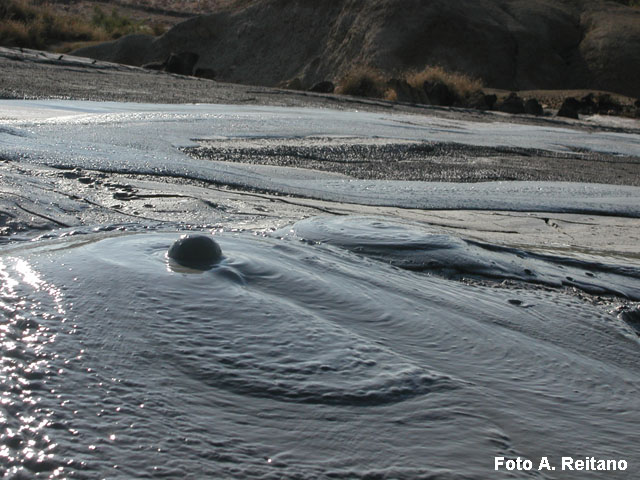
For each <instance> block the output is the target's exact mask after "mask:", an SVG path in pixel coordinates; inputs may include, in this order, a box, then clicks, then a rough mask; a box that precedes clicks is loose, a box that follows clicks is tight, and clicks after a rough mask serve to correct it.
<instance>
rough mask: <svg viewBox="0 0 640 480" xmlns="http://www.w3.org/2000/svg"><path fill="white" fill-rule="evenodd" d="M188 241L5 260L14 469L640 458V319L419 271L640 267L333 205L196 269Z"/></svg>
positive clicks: (468, 471)
mask: <svg viewBox="0 0 640 480" xmlns="http://www.w3.org/2000/svg"><path fill="white" fill-rule="evenodd" d="M178 237H179V235H178V234H176V233H147V234H119V235H113V234H111V235H107V234H100V235H96V234H94V235H86V236H78V237H72V238H67V239H62V240H58V241H51V242H45V243H43V244H40V245H34V246H26V247H22V248H17V249H13V250H12V251H11V252H9V253H8V254H5V255H3V256H2V257H0V273H1V275H2V277H3V282H2V285H3V287H2V290H3V291H2V315H3V317H4V321H3V323H4V325H5V330H4V331H3V351H4V356H3V357H2V363H3V368H4V370H3V371H5V372H7V371H10V372H11V373H10V374H5V376H4V387H3V388H4V391H5V397H4V398H5V403H4V404H3V409H4V411H5V414H4V415H5V416H4V419H3V421H4V423H5V426H6V427H5V432H9V431H10V432H12V433H11V435H9V434H6V433H5V434H4V435H3V436H2V448H3V451H4V452H5V453H8V454H7V455H5V457H4V458H5V461H8V465H10V466H11V467H15V468H20V467H22V468H23V469H25V470H24V471H27V472H37V471H42V472H43V474H45V475H49V474H51V473H52V472H54V471H55V469H58V468H60V469H62V470H61V471H63V472H64V475H66V476H68V477H70V478H96V477H97V476H99V475H100V476H106V477H107V478H133V477H135V478H161V477H166V476H169V477H172V478H178V477H180V478H202V477H203V476H215V477H218V478H220V477H234V478H247V479H249V478H326V477H329V478H371V476H372V475H373V476H378V477H381V478H429V476H430V475H437V474H442V475H445V474H446V475H448V476H445V477H443V478H483V476H484V475H485V474H486V472H487V471H488V470H490V466H491V465H492V463H491V462H492V461H493V457H494V456H517V455H521V456H526V457H529V458H531V457H536V456H539V455H544V454H549V455H551V454H553V452H562V454H563V455H576V456H577V455H583V452H589V454H590V455H595V456H604V457H611V456H615V455H619V454H620V452H625V455H626V457H625V458H628V461H631V462H633V461H638V458H637V456H635V453H634V452H633V451H632V450H630V449H629V448H628V447H629V445H633V444H635V443H636V442H637V441H638V429H637V426H638V425H637V422H636V420H637V415H636V413H635V412H637V410H638V408H640V399H639V397H638V395H637V391H638V388H639V387H640V375H639V373H638V368H637V354H638V337H637V334H636V332H635V331H634V330H633V328H632V326H630V325H629V324H628V323H626V322H625V321H624V320H623V319H621V318H618V317H617V316H616V315H614V314H611V313H608V312H607V311H606V309H603V308H598V307H595V306H591V305H588V304H586V303H585V302H583V301H581V300H579V299H577V298H575V297H572V296H568V295H566V294H563V293H561V292H559V291H555V290H545V289H540V290H535V289H527V288H514V289H506V290H503V289H495V288H488V287H482V286H477V285H465V284H464V283H460V282H458V281H456V280H450V279H448V278H446V277H447V275H446V272H444V273H443V272H442V271H440V272H439V273H438V274H437V275H436V274H433V273H432V272H429V269H428V268H427V267H425V266H423V268H421V269H419V270H421V271H413V270H416V269H415V261H416V257H417V256H418V255H420V256H422V257H423V259H432V260H433V261H434V262H445V263H446V264H447V265H449V266H450V267H451V269H453V270H456V271H457V272H458V273H461V272H465V271H466V272H467V273H468V274H469V275H471V276H474V275H475V276H483V275H487V274H488V273H490V272H491V271H492V269H493V271H494V272H495V274H496V275H505V276H510V277H517V276H520V275H522V272H521V271H520V270H519V268H520V267H518V266H517V263H516V262H513V263H509V262H508V257H509V256H510V255H516V256H517V255H519V256H522V257H525V258H524V261H525V262H529V263H527V265H528V266H532V265H535V268H536V270H535V275H536V276H537V277H538V278H539V279H544V278H547V279H549V281H554V279H555V276H556V275H557V272H558V271H559V270H563V269H568V270H567V272H570V273H571V275H573V276H575V277H577V276H578V275H579V273H580V272H582V273H583V274H585V275H587V274H591V275H592V276H588V278H590V279H591V282H592V283H591V287H592V288H596V287H597V286H598V285H600V286H602V287H603V288H604V287H607V286H609V285H611V281H612V279H613V278H618V279H619V276H620V275H626V276H625V282H622V283H624V284H625V286H626V288H628V289H629V290H628V292H631V293H633V292H637V291H638V289H639V288H640V272H639V271H638V270H637V269H632V268H627V269H621V270H616V269H615V268H614V267H613V266H608V267H607V266H605V265H601V266H600V268H598V267H597V266H596V265H594V264H593V263H584V264H583V265H581V264H580V262H577V261H574V262H573V264H572V265H571V266H570V267H569V266H567V265H564V264H562V263H559V264H558V263H554V262H553V261H552V260H550V259H547V260H544V259H539V258H534V257H530V256H527V255H526V252H520V251H509V252H504V251H498V252H495V251H492V250H491V249H487V248H484V247H475V246H472V247H471V248H473V249H475V248H478V250H465V249H464V248H462V247H461V245H460V241H459V240H457V239H455V238H451V237H450V238H447V237H445V236H442V235H433V236H432V235H431V234H430V232H429V231H425V230H420V229H419V228H417V227H409V226H407V225H399V224H395V223H393V222H386V221H384V220H381V219H375V218H350V219H349V218H348V219H340V220H339V221H338V220H335V219H330V218H324V219H318V220H309V221H303V222H301V223H300V224H297V225H294V226H293V228H291V229H289V230H287V231H281V232H276V233H275V234H274V235H272V236H270V237H263V236H256V235H253V234H236V235H232V234H223V235H217V236H216V240H217V241H218V243H219V244H220V246H221V248H222V250H223V251H224V252H225V258H224V260H223V261H222V262H221V263H220V264H219V265H217V266H215V267H214V268H212V269H211V270H208V271H200V272H194V271H190V272H180V271H175V270H174V269H172V268H171V267H170V265H169V260H168V259H167V258H166V251H167V249H168V248H169V246H170V245H171V244H172V243H173V242H174V241H175V240H176V239H177V238H178ZM419 242H421V243H419ZM355 245H360V246H363V248H354V246H355ZM433 245H437V246H438V248H433ZM461 248H462V250H461ZM469 252H472V255H473V259H474V260H473V262H470V261H469V259H468V257H466V255H468V254H469ZM496 263H498V264H499V265H496ZM407 267H410V270H407ZM532 268H534V267H532ZM96 271H99V272H100V275H96V274H95V272H96ZM576 282H577V283H579V280H576ZM620 288H622V287H620ZM633 294H634V295H635V294H637V293H633ZM29 442H32V444H31V445H30V443H29ZM29 445H30V446H29ZM505 478H507V477H506V476H505ZM513 478H516V477H513ZM533 478H559V477H557V476H554V475H545V474H539V475H537V476H534V477H533ZM563 478H564V477H563ZM569 478H571V477H569ZM575 478H577V477H575ZM614 478H632V477H628V476H626V477H625V476H617V477H614Z"/></svg>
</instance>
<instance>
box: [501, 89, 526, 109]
mask: <svg viewBox="0 0 640 480" xmlns="http://www.w3.org/2000/svg"><path fill="white" fill-rule="evenodd" d="M496 110H498V111H499V112H505V113H513V114H517V113H524V112H525V109H524V102H523V101H522V98H520V97H519V96H518V94H517V93H515V92H511V93H510V94H509V96H508V97H506V98H505V99H504V100H502V101H501V102H499V103H498V104H497V105H496Z"/></svg>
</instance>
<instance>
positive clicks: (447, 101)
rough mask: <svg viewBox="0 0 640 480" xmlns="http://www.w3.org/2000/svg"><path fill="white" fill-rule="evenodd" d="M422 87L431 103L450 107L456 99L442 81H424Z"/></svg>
mask: <svg viewBox="0 0 640 480" xmlns="http://www.w3.org/2000/svg"><path fill="white" fill-rule="evenodd" d="M422 88H423V89H424V92H425V93H426V94H427V98H428V99H429V102H430V103H431V104H432V105H440V106H443V107H450V106H451V105H453V104H454V102H455V101H456V96H455V94H454V93H453V92H452V91H451V89H450V88H449V87H448V86H447V85H445V84H444V83H442V82H435V83H431V82H424V83H423V84H422Z"/></svg>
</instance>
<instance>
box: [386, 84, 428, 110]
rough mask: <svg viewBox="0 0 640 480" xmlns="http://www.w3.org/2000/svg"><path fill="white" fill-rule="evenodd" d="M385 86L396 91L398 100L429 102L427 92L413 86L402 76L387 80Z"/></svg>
mask: <svg viewBox="0 0 640 480" xmlns="http://www.w3.org/2000/svg"><path fill="white" fill-rule="evenodd" d="M387 86H388V87H389V88H391V89H392V90H393V91H395V92H396V94H397V96H398V98H397V100H398V101H399V102H407V103H422V104H426V103H429V98H428V97H427V94H426V93H425V92H424V90H422V89H421V88H415V87H414V86H412V85H411V84H409V82H407V81H406V80H404V79H402V78H392V79H390V80H389V81H388V82H387Z"/></svg>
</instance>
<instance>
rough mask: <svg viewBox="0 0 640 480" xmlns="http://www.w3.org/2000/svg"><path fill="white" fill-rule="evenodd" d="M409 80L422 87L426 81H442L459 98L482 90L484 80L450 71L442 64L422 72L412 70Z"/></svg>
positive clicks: (410, 83)
mask: <svg viewBox="0 0 640 480" xmlns="http://www.w3.org/2000/svg"><path fill="white" fill-rule="evenodd" d="M407 82H408V83H409V85H411V86H412V87H414V88H422V87H423V85H424V82H429V83H432V84H434V83H442V84H444V85H446V86H447V87H449V89H450V90H451V91H452V92H453V93H454V95H456V96H457V97H458V98H459V99H465V98H469V97H470V96H471V95H472V94H474V93H476V92H478V91H479V90H482V88H483V84H482V81H480V80H479V79H476V78H472V77H470V76H469V75H465V74H463V73H458V72H450V71H447V70H445V69H444V68H442V67H440V66H435V67H427V68H425V69H424V70H422V71H420V72H412V73H409V74H408V75H407Z"/></svg>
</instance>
